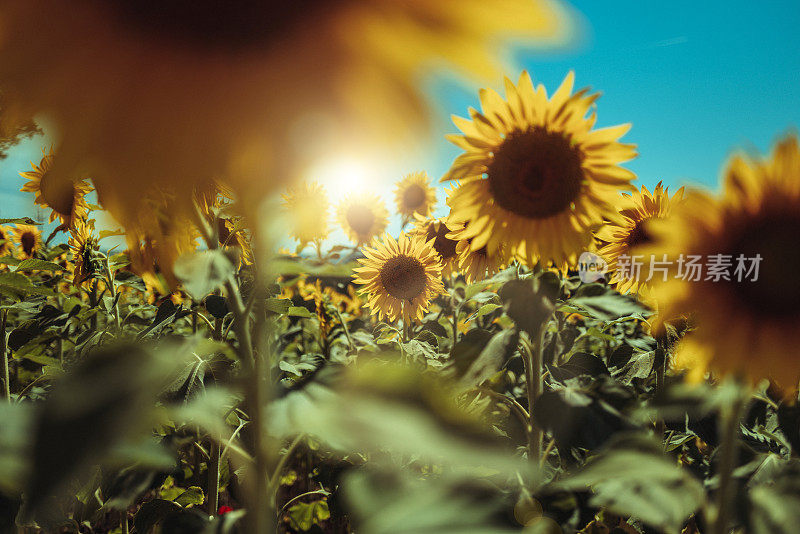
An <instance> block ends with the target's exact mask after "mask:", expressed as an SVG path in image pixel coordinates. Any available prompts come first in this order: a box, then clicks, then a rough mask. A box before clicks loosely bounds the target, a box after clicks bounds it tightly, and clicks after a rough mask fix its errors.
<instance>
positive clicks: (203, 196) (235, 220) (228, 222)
mask: <svg viewBox="0 0 800 534" xmlns="http://www.w3.org/2000/svg"><path fill="white" fill-rule="evenodd" d="M197 203H198V206H199V207H200V214H201V215H202V216H203V218H204V219H205V220H206V222H207V223H208V224H209V225H211V226H214V225H216V236H217V241H218V244H219V246H220V247H221V248H223V249H229V248H233V249H234V250H235V251H236V252H237V254H236V256H237V264H238V266H239V267H241V266H242V264H244V265H252V264H253V251H252V248H251V246H250V242H249V240H248V239H247V235H246V233H245V229H244V228H242V225H241V217H237V216H236V213H235V210H234V207H235V202H234V194H233V192H232V191H231V190H230V188H229V187H228V186H226V185H224V184H222V183H219V182H217V183H215V184H214V187H213V188H211V189H210V190H209V191H206V192H205V193H203V192H199V194H198V195H197Z"/></svg>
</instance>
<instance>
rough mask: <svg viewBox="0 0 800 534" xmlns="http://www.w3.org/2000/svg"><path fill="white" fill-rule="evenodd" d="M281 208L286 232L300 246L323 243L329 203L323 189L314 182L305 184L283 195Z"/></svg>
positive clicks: (325, 235)
mask: <svg viewBox="0 0 800 534" xmlns="http://www.w3.org/2000/svg"><path fill="white" fill-rule="evenodd" d="M283 208H284V213H285V214H286V218H287V222H288V225H289V228H288V231H289V234H291V236H292V237H294V238H295V239H297V240H298V241H299V242H300V243H301V244H306V243H313V242H320V241H323V240H324V239H325V238H326V237H328V233H329V232H330V229H329V227H328V212H329V210H330V203H329V202H328V193H327V192H326V191H325V188H324V187H322V186H321V185H320V184H318V183H316V182H305V183H303V184H302V185H300V186H298V187H295V188H292V189H289V191H287V192H286V194H284V195H283Z"/></svg>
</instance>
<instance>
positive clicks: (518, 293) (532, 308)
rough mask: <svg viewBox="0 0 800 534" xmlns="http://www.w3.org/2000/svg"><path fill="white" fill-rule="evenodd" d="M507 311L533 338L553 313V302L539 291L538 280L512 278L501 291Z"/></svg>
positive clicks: (518, 325)
mask: <svg viewBox="0 0 800 534" xmlns="http://www.w3.org/2000/svg"><path fill="white" fill-rule="evenodd" d="M499 294H500V298H501V299H502V300H503V302H504V304H505V307H506V313H507V314H508V316H509V317H511V318H512V319H513V320H514V322H515V323H516V325H517V327H518V328H520V329H521V330H525V331H526V332H528V334H529V335H530V336H531V337H532V338H533V339H536V337H537V336H538V334H539V330H540V329H541V328H542V326H543V325H544V323H545V322H546V321H547V319H548V318H549V317H550V316H551V315H552V313H553V304H552V303H551V302H550V300H549V299H548V298H547V297H546V296H545V294H544V293H542V292H540V291H539V285H538V280H536V279H526V280H511V281H510V282H506V283H505V284H504V285H503V287H501V288H500V291H499Z"/></svg>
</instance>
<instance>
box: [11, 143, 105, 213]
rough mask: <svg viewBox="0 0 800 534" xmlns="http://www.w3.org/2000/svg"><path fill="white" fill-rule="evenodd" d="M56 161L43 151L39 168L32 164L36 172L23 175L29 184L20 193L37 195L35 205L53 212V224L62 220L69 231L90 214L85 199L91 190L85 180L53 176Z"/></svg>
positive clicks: (34, 200)
mask: <svg viewBox="0 0 800 534" xmlns="http://www.w3.org/2000/svg"><path fill="white" fill-rule="evenodd" d="M53 158H54V155H53V152H52V151H50V152H47V151H46V150H45V149H42V159H41V160H40V161H39V164H38V165H37V164H35V163H33V162H31V167H32V168H33V170H30V171H27V172H21V173H20V176H22V177H23V178H26V179H27V180H28V181H27V182H26V183H25V185H23V186H22V189H20V191H26V192H30V193H34V195H35V196H34V199H33V202H34V203H35V204H38V205H40V206H42V207H44V208H48V209H50V210H51V212H50V222H52V221H54V220H56V219H59V220H60V221H61V224H62V225H64V227H65V228H69V227H70V226H72V224H73V223H74V222H75V220H76V219H78V218H80V217H85V216H86V214H87V212H88V211H89V205H88V204H87V203H86V198H85V197H86V195H87V193H89V192H90V191H91V190H92V188H91V187H90V186H89V184H88V183H86V180H85V179H79V180H70V179H63V178H62V177H61V175H58V174H53V173H52V172H51V170H52V167H53Z"/></svg>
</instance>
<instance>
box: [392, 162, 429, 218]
mask: <svg viewBox="0 0 800 534" xmlns="http://www.w3.org/2000/svg"><path fill="white" fill-rule="evenodd" d="M395 202H397V213H399V214H400V215H402V217H403V223H404V224H405V223H407V222H409V221H410V220H412V219H413V218H414V216H415V215H420V216H422V217H430V215H431V212H432V211H433V208H434V206H435V205H436V190H435V189H434V188H433V187H431V185H430V178H428V174H427V173H426V172H424V171H422V172H415V173H412V174H409V175H408V176H406V177H405V178H403V179H402V180H400V181H399V182H397V187H396V188H395Z"/></svg>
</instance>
